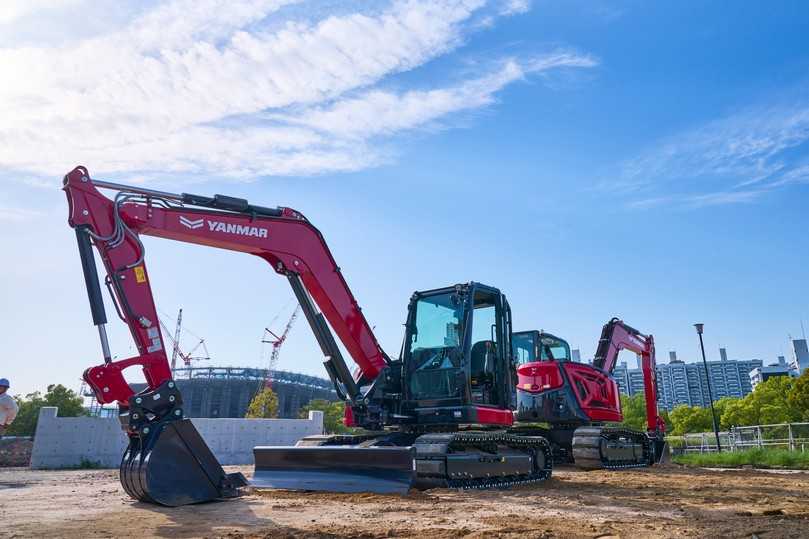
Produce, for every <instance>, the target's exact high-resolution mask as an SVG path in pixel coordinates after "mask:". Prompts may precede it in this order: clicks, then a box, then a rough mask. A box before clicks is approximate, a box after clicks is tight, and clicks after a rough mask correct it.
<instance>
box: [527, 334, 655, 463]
mask: <svg viewBox="0 0 809 539" xmlns="http://www.w3.org/2000/svg"><path fill="white" fill-rule="evenodd" d="M512 342H513V346H514V355H515V360H516V362H517V364H518V367H517V377H518V384H517V409H516V410H517V411H516V419H517V421H519V422H521V423H522V424H525V425H528V424H530V423H547V424H549V425H550V428H548V429H545V428H537V427H530V428H529V427H525V428H524V429H523V432H531V433H534V434H538V435H542V436H544V437H546V438H547V439H548V440H549V441H550V442H551V445H552V447H553V456H554V459H555V460H556V461H557V462H565V463H570V462H572V463H574V464H575V465H576V466H577V467H579V468H583V469H593V468H607V469H618V468H637V467H643V466H650V465H652V464H654V463H656V462H658V461H659V460H660V458H661V456H662V454H663V450H664V435H665V431H666V425H665V422H664V421H663V419H662V418H661V417H660V415H659V414H658V409H657V396H658V392H657V375H656V370H655V348H654V338H653V337H652V336H651V335H644V334H643V333H641V332H640V331H638V330H636V329H634V328H632V327H631V326H629V325H627V324H625V323H624V322H623V321H622V320H620V319H618V318H613V319H612V320H610V321H609V322H607V323H606V324H605V325H604V327H603V329H602V330H601V338H600V339H599V342H598V348H597V350H596V355H595V358H594V359H593V364H592V366H591V365H587V364H583V363H576V362H573V361H571V358H570V347H569V346H568V344H567V342H565V341H564V340H563V339H560V338H559V337H556V336H554V335H551V334H548V333H544V332H541V331H521V332H515V333H514V335H513V341H512ZM621 350H630V351H632V352H635V353H636V354H638V355H639V356H640V364H641V365H640V366H641V371H642V373H643V385H644V394H645V397H646V422H647V431H646V432H641V431H637V430H634V429H629V428H625V427H617V426H607V425H606V423H612V422H621V421H623V415H622V413H621V400H620V398H619V393H618V384H617V383H616V382H615V379H614V378H613V377H612V373H613V371H614V369H615V364H616V361H617V359H618V353H619V352H620V351H621Z"/></svg>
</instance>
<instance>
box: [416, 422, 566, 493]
mask: <svg viewBox="0 0 809 539" xmlns="http://www.w3.org/2000/svg"><path fill="white" fill-rule="evenodd" d="M427 444H429V445H435V444H439V445H440V444H446V449H447V451H446V453H444V454H445V455H446V454H449V453H456V452H463V451H465V450H466V449H467V448H470V447H481V446H482V445H483V444H493V445H506V446H508V447H512V448H515V449H524V448H533V449H536V450H537V451H541V452H542V454H543V455H544V457H545V467H544V468H543V469H542V470H539V471H536V472H534V473H532V474H529V475H519V476H514V475H512V476H500V477H485V478H467V479H457V478H450V477H446V476H444V477H435V476H420V477H418V478H417V482H419V483H421V484H426V485H427V486H428V488H434V487H444V488H460V489H464V490H470V489H490V488H493V489H496V488H507V487H512V486H517V485H528V484H531V483H539V482H542V481H545V480H547V479H550V477H551V473H552V468H553V456H552V454H551V445H550V443H548V440H546V439H545V438H542V437H539V436H530V437H529V436H515V435H513V434H509V433H506V432H497V433H491V432H456V433H441V434H424V435H422V436H419V437H418V438H417V439H416V443H415V444H414V446H415V448H416V459H418V458H419V457H421V456H431V457H436V456H439V455H437V454H435V453H433V452H430V453H428V454H423V453H421V452H420V451H419V448H420V446H421V447H424V446H425V445H427Z"/></svg>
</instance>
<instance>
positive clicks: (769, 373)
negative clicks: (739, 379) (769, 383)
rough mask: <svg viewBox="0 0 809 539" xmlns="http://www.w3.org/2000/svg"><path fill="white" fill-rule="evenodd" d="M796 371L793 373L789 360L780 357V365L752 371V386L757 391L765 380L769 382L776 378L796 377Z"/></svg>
mask: <svg viewBox="0 0 809 539" xmlns="http://www.w3.org/2000/svg"><path fill="white" fill-rule="evenodd" d="M795 375H796V374H795V371H793V370H792V369H791V368H790V366H789V365H787V360H786V358H785V357H784V356H778V363H771V364H770V365H767V366H766V367H756V368H755V369H753V370H752V371H750V385H751V386H752V387H753V389H754V390H755V389H756V386H757V385H758V384H760V383H761V382H763V381H765V380H769V379H770V378H772V377H774V376H795Z"/></svg>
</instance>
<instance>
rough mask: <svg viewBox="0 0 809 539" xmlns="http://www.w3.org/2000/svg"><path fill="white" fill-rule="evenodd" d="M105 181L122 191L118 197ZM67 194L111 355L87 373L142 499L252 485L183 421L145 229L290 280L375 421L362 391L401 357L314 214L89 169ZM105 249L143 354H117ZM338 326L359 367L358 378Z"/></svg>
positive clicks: (76, 175)
mask: <svg viewBox="0 0 809 539" xmlns="http://www.w3.org/2000/svg"><path fill="white" fill-rule="evenodd" d="M99 188H103V189H109V190H112V191H116V192H117V193H116V195H115V196H114V198H113V199H110V198H108V197H106V196H104V195H103V194H102V193H101V192H99V190H98V189H99ZM64 191H65V193H66V195H67V200H68V204H69V219H68V221H69V224H70V226H71V227H73V228H74V229H75V232H76V238H77V241H78V247H79V254H80V257H81V262H82V269H83V273H84V279H85V284H86V286H87V293H88V298H89V301H90V308H91V313H92V317H93V323H94V324H95V325H96V326H97V328H98V332H99V338H100V340H101V348H102V354H103V357H104V363H103V364H101V365H98V366H95V367H91V368H89V369H87V370H86V371H85V373H84V379H85V380H86V382H87V383H88V385H89V386H90V387H91V388H92V390H93V392H94V393H95V396H96V398H97V399H98V401H99V402H101V403H118V405H119V409H120V410H121V419H122V423H123V424H124V426H125V428H126V430H127V434H128V436H129V439H130V444H129V447H128V449H127V451H126V453H125V454H124V457H123V460H122V463H121V482H122V484H123V486H124V488H125V490H126V491H127V492H128V493H129V494H130V495H131V496H132V497H134V498H136V499H139V500H142V501H149V502H156V503H161V504H164V505H184V504H187V503H196V502H200V501H206V500H211V499H215V498H222V497H232V496H236V495H238V489H239V487H241V486H243V485H244V484H245V481H244V478H243V477H241V474H225V473H224V471H223V470H222V467H221V466H220V465H219V463H218V462H217V460H216V458H215V457H214V456H213V454H212V453H211V451H210V449H209V448H208V447H207V445H206V444H205V442H204V441H203V440H202V438H201V436H200V435H199V433H198V432H197V431H196V429H195V428H194V427H193V425H192V424H191V422H190V420H188V419H184V418H183V416H184V413H183V408H182V397H181V395H180V393H179V391H177V388H176V387H175V384H174V381H173V380H172V373H171V368H170V364H169V361H168V357H167V353H166V347H165V342H164V339H163V335H162V334H161V330H160V323H159V319H158V316H157V310H156V307H155V303H154V298H153V295H152V289H151V284H150V280H149V274H148V271H147V267H146V258H145V249H144V246H143V243H142V241H141V239H140V238H141V236H143V235H147V236H155V237H161V238H166V239H171V240H175V241H181V242H187V243H194V244H198V245H206V246H209V247H216V248H220V249H228V250H231V251H238V252H243V253H247V254H251V255H254V256H258V257H260V258H262V259H264V260H266V261H267V262H268V263H269V264H270V266H271V267H272V269H273V270H274V271H275V272H276V273H279V274H281V275H284V276H285V277H287V279H288V280H289V282H290V285H291V286H292V289H293V291H294V293H295V295H296V297H297V299H298V302H299V303H300V305H301V307H302V309H303V311H304V314H305V315H306V318H307V320H308V321H309V323H310V325H311V326H312V329H313V330H314V333H315V336H316V338H317V340H318V343H319V344H320V346H321V349H322V350H323V353H324V355H325V356H326V360H325V361H324V364H325V366H326V370H327V372H328V373H329V376H330V377H331V379H332V381H333V382H334V384H335V388H336V390H337V392H338V394H339V395H340V396H341V397H342V398H343V399H345V400H346V401H348V404H349V406H348V407H347V409H348V410H349V411H351V414H350V415H351V416H352V417H354V418H355V419H357V418H358V417H359V424H362V421H366V420H367V417H368V415H367V414H365V413H364V412H366V411H367V408H368V406H367V399H365V398H364V396H365V395H363V394H361V390H360V388H361V387H369V388H370V389H369V390H368V391H370V390H372V389H373V387H374V384H373V382H374V381H376V379H377V378H378V377H379V376H380V373H382V372H383V371H384V370H385V368H386V366H387V365H388V363H389V359H388V358H387V356H386V355H385V353H384V352H383V351H382V349H381V348H380V346H379V344H378V342H377V340H376V337H375V336H374V334H373V332H372V330H371V327H370V325H369V324H368V321H367V320H366V319H365V316H364V315H363V314H362V311H361V310H360V307H359V305H358V304H357V301H356V300H355V298H354V296H353V294H352V293H351V290H350V289H349V288H348V285H347V284H346V282H345V280H344V278H343V276H342V274H341V273H340V268H339V267H338V266H337V264H336V263H335V261H334V258H333V257H332V255H331V252H330V251H329V248H328V246H327V245H326V243H325V242H324V240H323V237H322V236H321V234H320V233H319V232H318V230H317V229H316V228H315V227H314V226H312V224H311V223H309V221H308V220H307V219H306V218H305V217H304V216H303V215H301V214H300V213H299V212H297V211H295V210H293V209H290V208H265V207H261V206H255V205H251V204H249V203H248V202H247V201H246V200H243V199H239V198H233V197H227V196H222V195H216V196H214V197H204V196H198V195H191V194H187V193H183V194H175V193H167V192H161V191H154V190H150V189H145V188H140V187H133V186H126V185H120V184H115V183H110V182H104V181H98V180H93V179H92V178H91V177H90V174H89V172H88V171H87V169H86V168H84V167H77V168H75V169H74V170H73V171H71V172H70V173H69V174H67V176H65V178H64ZM93 247H95V248H96V249H97V251H98V253H99V255H100V259H101V261H102V263H103V265H104V269H105V271H106V277H105V279H104V283H105V285H106V287H107V288H108V289H109V291H110V292H111V295H112V298H113V303H114V305H115V309H116V311H117V314H118V316H119V317H120V318H121V319H122V320H123V322H124V323H126V324H127V326H128V327H129V330H130V332H131V334H132V338H133V339H134V342H135V345H136V347H137V352H138V354H137V355H136V356H133V357H130V358H127V359H123V360H113V359H112V354H111V351H110V345H109V342H108V339H107V334H106V329H105V328H106V324H107V317H106V312H105V309H104V302H103V298H102V293H101V285H100V282H99V278H98V272H97V268H96V265H95V258H94V255H93V250H92V249H93ZM318 308H319V309H318ZM326 321H328V323H329V324H330V325H331V328H333V329H334V332H335V333H336V334H337V336H338V337H339V339H340V340H341V342H342V343H343V344H344V346H345V348H346V350H347V351H348V353H349V354H350V355H351V358H352V359H353V360H354V362H355V363H356V364H357V366H358V368H359V372H358V375H357V377H356V378H355V377H354V376H352V374H351V372H350V371H349V369H348V367H347V365H346V363H345V361H344V359H343V358H342V355H341V352H340V349H339V348H338V346H337V344H336V342H335V340H334V337H333V335H332V333H331V330H330V329H329V326H328V325H327V324H326ZM131 367H139V368H140V369H141V370H142V372H143V375H144V377H145V379H146V382H147V388H146V389H145V390H143V391H141V392H139V393H138V394H135V393H134V392H133V390H132V388H131V387H130V386H129V384H128V383H127V381H126V379H125V377H124V371H125V370H126V369H128V368H131ZM375 421H377V422H378V420H375Z"/></svg>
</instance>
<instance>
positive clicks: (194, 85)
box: [0, 0, 595, 178]
mask: <svg viewBox="0 0 809 539" xmlns="http://www.w3.org/2000/svg"><path fill="white" fill-rule="evenodd" d="M63 1H68V0H63ZM295 3H298V2H297V1H296V0H239V1H235V0H233V1H227V2H226V1H223V0H193V1H192V0H173V1H171V2H167V3H164V4H161V5H159V6H158V7H157V8H155V9H153V10H151V11H147V12H145V13H143V14H141V15H140V16H139V17H137V18H136V19H135V20H133V21H131V22H130V23H129V24H128V25H126V26H125V27H123V28H120V29H117V30H114V31H112V32H110V33H107V34H104V35H101V36H95V37H90V38H87V39H80V40H78V41H73V42H69V43H67V44H63V45H60V46H42V47H32V46H23V47H16V48H0V104H1V105H0V106H2V111H1V112H2V113H1V114H0V167H5V168H9V169H12V170H18V171H27V172H33V173H38V174H42V175H50V176H54V175H58V174H61V173H63V171H64V170H67V169H69V168H72V166H74V165H75V164H77V163H84V164H86V165H88V166H89V167H90V168H91V170H93V171H100V172H125V171H126V172H129V171H134V170H137V171H139V172H140V173H143V174H146V175H148V174H149V173H159V172H164V171H168V172H171V173H184V172H205V173H209V174H215V175H220V176H225V177H233V178H251V177H255V176H256V175H277V174H315V173H319V172H324V171H341V170H356V169H359V168H363V167H367V166H373V165H375V164H377V163H379V162H382V161H384V160H385V159H386V154H385V152H384V150H376V149H371V147H370V145H369V144H368V142H369V140H370V138H371V137H376V136H390V135H393V134H395V133H396V132H398V131H401V130H406V129H413V128H417V127H419V126H422V125H425V124H428V123H430V122H433V121H435V120H437V119H439V118H441V117H442V116H445V115H447V114H450V113H453V112H457V111H462V110H468V109H471V108H477V107H481V106H485V105H488V104H489V103H492V102H493V101H494V93H495V92H497V91H498V90H500V89H501V88H503V87H504V86H505V85H506V84H509V83H510V82H513V81H516V80H519V79H521V78H522V77H524V76H525V75H527V74H529V73H533V72H538V71H543V70H547V69H552V68H559V67H591V66H593V65H595V61H594V60H593V59H592V58H590V57H588V56H584V55H577V54H574V53H569V52H560V53H554V54H548V55H545V56H542V57H539V58H534V59H529V60H518V59H513V60H508V61H503V62H501V63H500V64H499V65H498V66H497V67H495V68H492V69H491V70H489V71H485V70H483V71H481V72H478V73H476V74H472V75H470V77H469V78H467V79H466V80H462V81H461V82H458V83H455V84H450V85H448V86H445V87H436V88H431V89H426V90H422V89H417V90H406V89H405V90H403V91H400V92H393V91H390V90H386V89H385V88H384V86H385V85H386V80H387V78H388V77H390V76H392V75H395V74H396V73H400V72H403V71H407V70H411V69H414V68H416V67H418V66H420V65H422V64H424V63H425V62H428V61H429V60H431V59H433V58H436V57H438V56H441V55H444V54H446V53H448V52H450V51H452V50H453V49H455V48H456V47H458V46H459V45H460V44H462V43H463V42H464V41H465V40H466V39H470V34H469V32H471V31H472V30H471V28H473V27H475V26H476V25H475V22H474V20H473V19H475V17H487V16H491V11H492V9H495V12H496V11H497V8H489V7H487V6H485V2H484V1H483V0H432V1H428V0H424V1H417V0H402V1H394V2H392V3H391V4H390V5H388V6H387V7H384V8H383V9H376V10H375V11H373V12H368V11H366V12H363V11H354V12H350V13H343V14H340V15H331V16H325V17H324V18H321V19H319V20H316V21H306V20H300V19H295V18H291V17H289V15H288V14H285V11H284V10H285V8H288V7H289V6H290V5H291V4H295ZM511 3H512V4H513V2H511ZM517 4H520V3H519V2H517ZM516 7H519V5H517V6H516ZM373 146H374V148H376V147H377V145H376V144H374V145H373Z"/></svg>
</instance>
